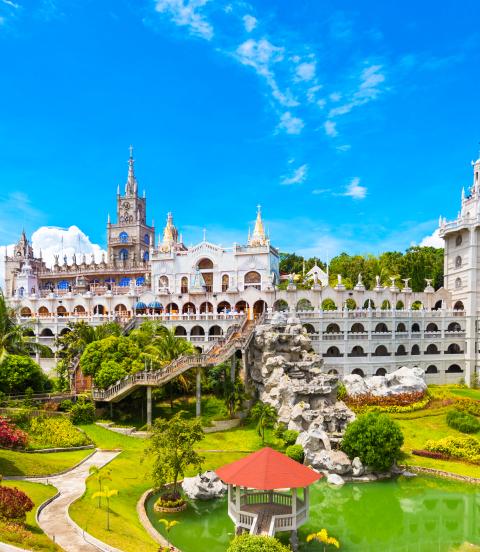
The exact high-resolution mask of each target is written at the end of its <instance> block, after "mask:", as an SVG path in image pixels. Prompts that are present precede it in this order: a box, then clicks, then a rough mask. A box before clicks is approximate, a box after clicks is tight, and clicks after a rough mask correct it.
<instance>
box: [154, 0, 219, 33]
mask: <svg viewBox="0 0 480 552" xmlns="http://www.w3.org/2000/svg"><path fill="white" fill-rule="evenodd" d="M209 1H210V0H157V2H156V4H155V10H156V11H157V12H159V13H164V14H167V15H169V16H170V19H171V20H172V21H173V22H174V23H175V24H176V25H178V26H179V27H187V28H188V30H189V32H190V33H191V34H192V35H195V36H200V37H202V38H205V39H206V40H210V39H212V38H213V34H214V32H213V26H212V24H211V23H210V21H209V20H208V19H207V18H206V16H205V14H204V13H202V8H203V7H204V6H205V5H206V4H207V3H208V2H209Z"/></svg>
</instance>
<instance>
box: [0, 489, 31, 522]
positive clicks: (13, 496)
mask: <svg viewBox="0 0 480 552" xmlns="http://www.w3.org/2000/svg"><path fill="white" fill-rule="evenodd" d="M34 506H35V505H34V503H33V502H32V501H31V500H30V498H29V497H28V496H27V495H26V494H25V493H24V492H23V491H21V490H20V489H17V488H16V487H4V486H3V485H2V486H0V519H3V520H7V521H16V522H24V521H25V517H26V515H27V512H30V510H32V509H33V507H34Z"/></svg>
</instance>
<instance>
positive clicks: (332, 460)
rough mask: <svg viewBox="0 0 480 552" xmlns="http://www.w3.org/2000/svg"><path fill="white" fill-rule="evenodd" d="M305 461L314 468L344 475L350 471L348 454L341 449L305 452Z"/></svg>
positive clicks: (350, 464) (350, 465)
mask: <svg viewBox="0 0 480 552" xmlns="http://www.w3.org/2000/svg"><path fill="white" fill-rule="evenodd" d="M305 461H306V462H307V461H308V463H309V464H310V465H311V466H312V467H313V468H314V469H316V470H321V471H328V472H330V473H337V474H338V475H346V474H349V473H351V471H352V463H351V462H350V459H349V458H348V456H347V455H346V454H345V453H344V452H343V451H341V450H321V451H319V452H313V453H308V454H307V453H305Z"/></svg>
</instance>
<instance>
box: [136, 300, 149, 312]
mask: <svg viewBox="0 0 480 552" xmlns="http://www.w3.org/2000/svg"><path fill="white" fill-rule="evenodd" d="M135 308H136V309H137V310H142V309H146V308H147V305H145V303H142V302H141V301H139V302H138V303H136V304H135Z"/></svg>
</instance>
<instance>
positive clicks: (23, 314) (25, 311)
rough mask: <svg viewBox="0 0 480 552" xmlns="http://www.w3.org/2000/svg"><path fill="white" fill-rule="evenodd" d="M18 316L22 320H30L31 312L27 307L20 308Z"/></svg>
mask: <svg viewBox="0 0 480 552" xmlns="http://www.w3.org/2000/svg"><path fill="white" fill-rule="evenodd" d="M20 316H21V317H22V318H30V317H31V316H32V311H31V310H30V309H29V308H28V307H22V309H21V310H20Z"/></svg>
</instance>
